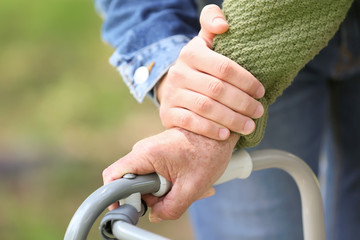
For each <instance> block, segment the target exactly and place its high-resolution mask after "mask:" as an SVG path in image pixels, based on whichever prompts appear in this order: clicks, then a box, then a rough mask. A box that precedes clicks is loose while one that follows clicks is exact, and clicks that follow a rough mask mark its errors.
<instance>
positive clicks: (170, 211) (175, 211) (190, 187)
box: [149, 184, 199, 222]
mask: <svg viewBox="0 0 360 240" xmlns="http://www.w3.org/2000/svg"><path fill="white" fill-rule="evenodd" d="M197 195H198V192H197V189H195V187H194V184H174V186H173V188H172V189H171V191H170V192H169V193H168V194H167V195H166V196H165V197H164V198H163V199H161V201H159V202H157V203H155V204H154V205H153V207H152V208H151V212H150V214H149V219H150V221H151V222H160V221H162V220H176V219H178V218H179V217H181V215H182V214H184V213H185V211H186V210H187V209H188V208H189V206H190V205H191V204H192V203H193V202H194V201H195V200H196V199H197V198H198V197H199V196H197Z"/></svg>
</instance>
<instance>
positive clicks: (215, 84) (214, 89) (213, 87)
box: [209, 81, 224, 98]
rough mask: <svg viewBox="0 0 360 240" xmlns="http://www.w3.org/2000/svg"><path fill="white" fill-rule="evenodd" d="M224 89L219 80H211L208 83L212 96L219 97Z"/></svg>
mask: <svg viewBox="0 0 360 240" xmlns="http://www.w3.org/2000/svg"><path fill="white" fill-rule="evenodd" d="M223 90H224V84H223V83H222V82H221V81H211V82H210V83H209V91H210V95H211V96H212V97H215V98H216V97H219V96H221V94H222V92H223Z"/></svg>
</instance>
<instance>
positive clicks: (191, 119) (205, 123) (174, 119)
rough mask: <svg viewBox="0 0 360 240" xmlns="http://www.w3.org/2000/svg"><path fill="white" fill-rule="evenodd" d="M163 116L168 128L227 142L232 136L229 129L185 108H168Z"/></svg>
mask: <svg viewBox="0 0 360 240" xmlns="http://www.w3.org/2000/svg"><path fill="white" fill-rule="evenodd" d="M160 112H161V111H160ZM165 114H166V116H165ZM161 115H162V116H161V119H162V120H163V124H164V126H165V127H166V128H172V127H180V128H183V129H186V130H188V131H190V132H194V133H197V134H199V135H202V136H205V137H208V138H211V139H215V140H226V139H228V138H229V136H230V131H229V129H227V128H225V127H223V126H221V125H220V124H218V123H216V122H214V121H211V120H209V119H206V118H204V117H202V116H199V115H198V114H196V113H194V112H192V111H189V110H187V109H184V108H180V107H175V108H168V109H167V110H166V113H161Z"/></svg>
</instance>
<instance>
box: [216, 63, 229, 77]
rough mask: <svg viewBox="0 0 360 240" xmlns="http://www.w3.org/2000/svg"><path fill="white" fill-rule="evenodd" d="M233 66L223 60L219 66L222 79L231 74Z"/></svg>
mask: <svg viewBox="0 0 360 240" xmlns="http://www.w3.org/2000/svg"><path fill="white" fill-rule="evenodd" d="M230 69H231V65H230V62H229V61H227V60H222V61H220V63H219V64H218V65H217V70H218V72H219V74H220V76H221V77H227V76H228V75H229V73H230Z"/></svg>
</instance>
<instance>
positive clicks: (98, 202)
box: [64, 173, 160, 240]
mask: <svg viewBox="0 0 360 240" xmlns="http://www.w3.org/2000/svg"><path fill="white" fill-rule="evenodd" d="M159 187H160V180H159V177H158V176H157V174H156V173H152V174H148V175H143V176H137V177H136V178H135V179H125V178H121V179H118V180H115V181H113V182H111V183H109V184H106V185H104V186H102V187H100V188H99V189H97V190H96V191H95V192H93V193H92V194H91V195H90V196H89V197H88V198H87V199H86V200H85V201H84V202H83V203H82V204H81V205H80V207H79V208H78V210H77V211H76V213H75V214H74V216H73V218H72V219H71V221H70V223H69V226H68V228H67V230H66V233H65V237H64V240H85V239H86V237H87V235H88V234H89V231H90V229H91V226H92V225H93V224H94V222H95V220H96V219H97V217H98V216H99V215H100V214H101V213H102V212H103V211H104V210H105V209H106V208H107V207H108V206H109V205H110V204H112V203H114V202H116V201H118V200H119V199H123V198H126V197H127V196H129V195H131V194H132V193H135V192H140V193H141V194H148V193H153V192H156V191H158V190H159Z"/></svg>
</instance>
